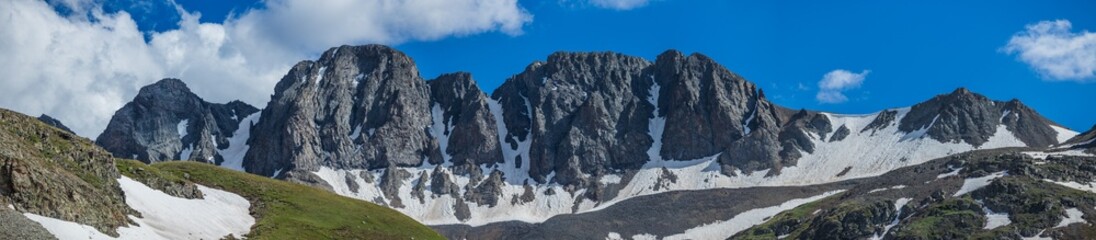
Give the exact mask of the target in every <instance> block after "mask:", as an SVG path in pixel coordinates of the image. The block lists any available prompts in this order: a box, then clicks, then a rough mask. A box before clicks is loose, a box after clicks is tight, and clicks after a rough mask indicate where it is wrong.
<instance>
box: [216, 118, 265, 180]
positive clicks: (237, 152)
mask: <svg viewBox="0 0 1096 240" xmlns="http://www.w3.org/2000/svg"><path fill="white" fill-rule="evenodd" d="M261 113H262V112H255V113H252V114H251V115H248V116H247V117H244V120H243V121H240V125H239V126H238V127H236V132H234V133H232V137H231V138H228V148H225V149H217V153H219V154H221V157H222V158H224V162H221V167H225V168H228V169H232V170H236V171H244V155H246V154H247V149H249V148H251V146H248V145H247V140H248V139H250V138H251V124H255V123H257V122H259V116H262V114H261Z"/></svg>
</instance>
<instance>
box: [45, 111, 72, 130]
mask: <svg viewBox="0 0 1096 240" xmlns="http://www.w3.org/2000/svg"><path fill="white" fill-rule="evenodd" d="M38 121H42V122H44V123H46V124H49V125H50V126H53V127H55V128H58V129H61V130H65V132H68V133H72V134H75V133H74V132H72V129H69V128H68V127H66V126H65V124H64V123H61V120H57V119H56V118H53V117H50V116H49V115H45V114H42V115H41V116H38Z"/></svg>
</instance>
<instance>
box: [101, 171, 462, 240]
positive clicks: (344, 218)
mask: <svg viewBox="0 0 1096 240" xmlns="http://www.w3.org/2000/svg"><path fill="white" fill-rule="evenodd" d="M116 164H117V166H118V170H120V171H121V172H122V174H123V175H126V176H128V177H130V178H133V179H136V180H138V181H142V182H146V184H148V185H152V186H153V187H156V186H157V185H164V184H160V183H153V184H149V183H148V181H149V179H157V180H156V181H164V180H166V181H167V182H174V183H184V184H185V183H196V184H201V185H203V186H207V187H212V188H218V189H222V190H225V191H229V192H233V193H236V194H239V195H241V196H243V197H244V198H247V199H248V200H250V201H251V212H252V215H253V216H255V217H256V224H255V226H253V227H252V231H251V233H250V234H248V235H247V236H246V237H247V238H249V239H443V237H442V236H441V235H438V234H437V233H435V232H434V231H433V230H431V229H430V228H428V227H426V226H424V225H422V224H419V223H418V222H416V221H415V220H413V219H411V218H410V217H407V216H405V215H403V214H401V213H399V212H397V211H395V210H392V209H388V208H385V207H381V206H378V205H375V204H372V203H369V202H365V201H361V200H357V199H352V198H347V197H343V196H339V195H336V194H334V193H330V192H327V191H323V190H320V189H317V188H313V187H308V186H304V185H300V184H295V183H289V182H285V181H279V180H274V179H270V178H265V177H261V176H256V175H252V174H247V173H243V172H237V171H233V170H229V169H225V168H220V167H217V166H213V165H209V164H204V163H197V162H186V161H178V162H163V163H157V164H152V165H145V164H144V163H141V162H139V161H134V160H117V161H116Z"/></svg>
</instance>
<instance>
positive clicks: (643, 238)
mask: <svg viewBox="0 0 1096 240" xmlns="http://www.w3.org/2000/svg"><path fill="white" fill-rule="evenodd" d="M632 240H658V236H655V235H654V234H650V233H641V234H636V235H632Z"/></svg>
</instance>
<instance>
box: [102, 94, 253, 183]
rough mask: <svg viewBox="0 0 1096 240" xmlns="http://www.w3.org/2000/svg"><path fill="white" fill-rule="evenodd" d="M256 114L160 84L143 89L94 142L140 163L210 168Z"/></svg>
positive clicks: (246, 107)
mask: <svg viewBox="0 0 1096 240" xmlns="http://www.w3.org/2000/svg"><path fill="white" fill-rule="evenodd" d="M255 112H258V109H256V108H255V107H252V106H250V105H247V104H246V103H243V102H239V101H234V102H230V103H228V104H215V103H209V102H206V101H204V100H202V99H201V98H200V97H198V96H197V95H195V94H194V93H192V92H190V88H188V87H187V86H186V84H185V83H183V81H181V80H179V79H171V78H168V79H163V80H160V81H157V82H156V83H154V84H151V85H148V86H145V87H142V88H141V90H140V91H139V92H138V93H137V96H136V97H134V98H133V101H131V102H129V103H127V104H126V105H125V106H123V107H122V109H119V110H118V111H117V112H115V114H114V116H113V117H112V118H111V121H110V123H109V124H108V125H107V128H106V130H105V131H103V133H102V134H100V135H99V137H98V138H96V143H97V144H99V145H100V146H102V147H103V148H105V149H107V150H108V151H110V152H111V153H113V154H114V155H115V156H118V157H122V158H133V159H137V160H141V161H144V162H159V161H166V160H173V159H181V160H198V161H206V162H211V163H220V162H222V161H224V157H223V156H221V154H220V152H219V151H218V150H220V149H225V148H228V147H229V145H230V143H229V141H228V138H230V137H232V136H233V134H234V132H235V131H236V129H237V128H238V127H239V124H240V122H241V121H243V119H244V118H245V117H247V116H248V115H251V114H252V113H255Z"/></svg>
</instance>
